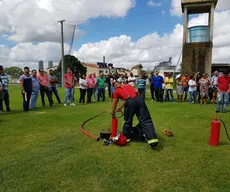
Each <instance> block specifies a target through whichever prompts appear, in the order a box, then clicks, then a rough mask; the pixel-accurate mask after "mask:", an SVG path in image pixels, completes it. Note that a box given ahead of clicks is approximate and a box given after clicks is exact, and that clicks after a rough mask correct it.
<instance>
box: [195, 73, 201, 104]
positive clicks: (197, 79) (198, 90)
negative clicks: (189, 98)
mask: <svg viewBox="0 0 230 192" xmlns="http://www.w3.org/2000/svg"><path fill="white" fill-rule="evenodd" d="M200 79H201V75H200V73H198V74H197V76H196V84H197V95H198V99H197V100H198V103H200V84H199V81H200Z"/></svg>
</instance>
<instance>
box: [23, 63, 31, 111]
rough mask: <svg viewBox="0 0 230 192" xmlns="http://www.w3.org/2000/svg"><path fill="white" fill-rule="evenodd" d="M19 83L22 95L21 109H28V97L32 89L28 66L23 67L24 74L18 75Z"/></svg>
mask: <svg viewBox="0 0 230 192" xmlns="http://www.w3.org/2000/svg"><path fill="white" fill-rule="evenodd" d="M20 85H21V91H22V97H23V111H24V112H28V111H29V105H30V97H31V94H32V90H33V84H32V77H31V75H30V70H29V67H24V74H23V75H22V76H21V77H20Z"/></svg>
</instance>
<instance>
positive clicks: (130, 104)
mask: <svg viewBox="0 0 230 192" xmlns="http://www.w3.org/2000/svg"><path fill="white" fill-rule="evenodd" d="M114 88H115V91H114V94H113V100H114V101H113V106H112V116H115V112H116V108H117V104H118V102H119V99H122V100H124V101H125V103H124V104H123V105H122V107H120V108H119V109H118V111H119V110H121V109H122V108H123V107H125V109H124V121H125V122H124V125H123V130H122V132H123V134H124V135H125V136H126V138H127V142H129V141H130V139H132V137H135V135H136V134H141V135H142V138H144V139H145V140H146V141H147V142H148V144H149V145H150V146H151V147H152V148H155V147H156V146H157V144H158V138H157V135H156V132H155V128H154V125H153V122H152V118H151V115H150V113H149V110H148V108H147V106H146V104H145V101H144V99H143V98H142V97H140V96H139V95H138V93H137V92H136V90H135V88H133V87H132V86H131V85H129V84H124V85H121V84H120V83H119V82H115V83H114ZM134 115H136V116H137V119H138V120H139V124H140V126H141V129H139V133H136V130H135V131H134V129H132V123H133V116H134Z"/></svg>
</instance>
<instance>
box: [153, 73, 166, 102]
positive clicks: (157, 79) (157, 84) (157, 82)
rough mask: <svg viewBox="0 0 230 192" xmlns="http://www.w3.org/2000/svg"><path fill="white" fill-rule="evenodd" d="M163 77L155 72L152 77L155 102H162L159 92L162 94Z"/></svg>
mask: <svg viewBox="0 0 230 192" xmlns="http://www.w3.org/2000/svg"><path fill="white" fill-rule="evenodd" d="M163 80H164V79H163V77H162V76H160V75H159V72H158V71H156V72H155V76H153V77H152V81H153V83H154V89H155V94H156V100H157V102H162V101H163V100H162V97H161V92H162V83H163Z"/></svg>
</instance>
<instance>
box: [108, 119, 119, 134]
mask: <svg viewBox="0 0 230 192" xmlns="http://www.w3.org/2000/svg"><path fill="white" fill-rule="evenodd" d="M117 127H118V119H117V118H116V117H115V116H114V117H112V128H111V136H110V137H111V138H113V137H116V136H117Z"/></svg>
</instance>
